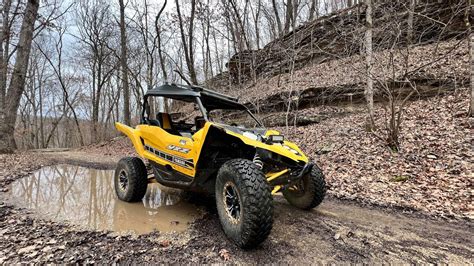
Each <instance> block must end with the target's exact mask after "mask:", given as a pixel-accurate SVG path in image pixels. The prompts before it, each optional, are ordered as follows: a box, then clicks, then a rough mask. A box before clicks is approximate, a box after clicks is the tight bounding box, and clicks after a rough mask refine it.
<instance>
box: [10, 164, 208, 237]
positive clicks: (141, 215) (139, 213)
mask: <svg viewBox="0 0 474 266" xmlns="http://www.w3.org/2000/svg"><path fill="white" fill-rule="evenodd" d="M113 175H114V171H113V170H96V169H91V168H85V167H80V166H73V165H56V166H49V167H44V168H42V169H41V170H38V171H37V172H35V173H34V174H33V175H31V176H29V177H26V178H22V179H19V180H18V181H16V182H14V183H12V184H11V187H10V190H9V192H8V193H9V195H8V197H9V200H10V201H11V202H12V203H13V204H15V205H17V206H21V207H26V208H29V209H32V210H34V211H35V212H37V213H38V214H39V215H42V216H46V218H49V219H52V220H56V221H66V222H69V223H71V224H76V225H80V226H85V227H87V228H90V229H96V230H112V231H116V232H118V233H134V234H144V233H149V232H153V231H160V232H173V231H176V232H182V231H185V230H186V229H187V228H188V227H189V225H190V223H191V222H192V221H194V220H195V219H197V218H198V217H199V216H200V215H201V213H202V211H200V210H199V209H198V208H197V207H196V206H194V205H193V204H190V203H188V202H186V201H184V200H183V199H182V195H181V194H180V192H179V191H177V190H173V189H169V188H163V187H161V186H160V185H159V184H157V183H151V184H149V185H148V190H147V193H146V195H145V197H144V198H143V200H142V202H137V203H127V202H123V201H121V200H119V199H118V198H117V196H116V195H115V191H114V185H113Z"/></svg>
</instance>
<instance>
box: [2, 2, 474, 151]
mask: <svg viewBox="0 0 474 266" xmlns="http://www.w3.org/2000/svg"><path fill="white" fill-rule="evenodd" d="M370 2H373V3H372V5H377V6H378V7H374V8H372V10H374V12H375V13H374V14H373V17H374V18H373V21H374V23H378V22H377V18H380V17H384V16H385V15H390V12H393V11H394V10H398V11H400V10H401V11H400V12H406V14H407V16H404V15H402V16H400V17H403V18H404V19H403V21H402V20H401V19H400V20H399V21H397V23H399V26H400V27H403V28H406V29H407V31H406V32H408V33H407V35H406V37H404V42H410V43H414V44H416V43H417V42H418V41H419V40H417V39H416V37H417V36H419V35H417V34H418V33H419V30H420V29H419V28H417V27H416V23H417V22H416V21H417V18H419V14H418V13H419V12H418V11H414V7H415V6H416V5H417V4H418V2H420V1H419V0H410V1H399V2H400V4H399V5H403V8H402V9H395V8H386V9H381V8H380V5H381V4H380V3H381V2H383V1H375V0H372V1H368V0H364V1H358V0H347V1H346V0H255V1H250V0H201V1H197V0H161V1H152V0H114V1H107V0H79V1H66V0H51V1H50V0H48V1H46V0H42V1H40V0H3V1H2V10H1V13H2V14H1V20H0V26H1V29H0V152H11V151H13V150H14V149H15V148H21V149H32V148H48V147H77V146H80V145H87V144H91V143H98V142H100V141H103V140H107V139H110V138H111V137H114V136H117V133H116V131H115V129H114V127H113V123H114V122H116V121H122V122H125V123H127V124H131V125H134V124H136V123H137V122H138V117H139V112H140V108H141V107H140V106H141V99H142V96H143V95H144V93H145V92H146V90H148V89H150V88H152V87H154V86H156V85H159V84H162V83H164V82H176V83H181V82H182V81H181V79H180V77H179V76H177V75H176V73H175V72H174V71H173V70H175V69H178V70H180V71H181V72H182V73H184V74H185V75H186V76H187V77H188V79H189V80H191V81H192V82H193V83H199V84H207V85H214V84H217V83H218V82H217V83H216V82H215V81H216V80H220V81H221V82H220V83H219V84H220V85H223V86H225V87H228V88H234V89H235V90H241V89H243V88H245V87H246V86H249V85H252V84H255V83H256V81H257V79H259V78H261V77H262V76H264V75H278V74H280V73H290V72H292V71H294V70H295V69H297V68H298V67H301V66H303V65H304V64H306V63H307V62H306V61H305V60H306V59H304V58H303V57H301V58H303V59H301V58H300V56H301V54H302V52H301V51H306V50H305V49H310V50H311V51H313V52H314V55H316V54H317V53H320V54H326V55H327V56H333V55H336V56H335V58H337V56H340V55H337V54H336V53H335V51H336V50H334V49H339V48H340V43H339V41H340V40H341V38H339V37H338V38H332V37H331V36H325V35H319V37H318V38H313V37H317V36H318V35H313V34H312V30H311V33H310V34H309V35H307V36H310V39H309V40H307V39H301V40H298V39H297V38H298V36H299V35H298V34H299V33H300V32H301V31H302V30H304V28H302V26H304V25H309V24H311V23H314V21H315V20H317V19H320V18H323V17H325V16H327V15H328V14H331V13H333V12H341V13H340V14H341V17H340V18H341V20H339V21H338V22H337V23H336V24H333V23H332V22H331V23H329V24H327V25H326V26H325V27H324V28H322V29H317V28H315V29H314V30H315V31H318V30H320V31H322V32H334V31H336V32H337V33H338V34H339V36H343V39H345V44H344V43H343V45H345V46H344V47H346V48H348V49H349V50H348V51H349V53H348V54H364V55H367V56H369V55H370V50H369V48H370V42H371V41H372V39H373V40H374V42H373V44H372V45H373V46H374V50H376V49H377V47H378V46H379V44H380V43H381V41H383V39H382V40H381V39H380V38H379V37H378V36H380V35H378V34H379V32H377V31H375V30H374V32H373V34H372V36H373V37H371V33H370V32H369V29H370V18H369V17H368V15H369V14H366V13H364V12H365V11H366V10H367V9H366V8H367V6H368V4H369V3H370ZM390 2H391V3H392V1H390ZM393 2H395V1H393ZM428 2H429V1H428ZM432 2H436V1H432ZM390 6H393V5H390ZM465 6H466V8H464V9H462V10H466V23H465V25H471V24H469V21H470V18H471V17H472V16H471V12H472V11H471V9H469V8H468V7H470V3H467V5H465ZM348 8H349V9H350V8H353V10H355V11H354V12H359V13H358V14H360V17H361V20H358V21H356V22H353V21H350V20H347V21H344V19H345V18H346V17H347V16H346V15H345V14H346V13H347V12H346V13H344V10H345V9H348ZM456 10H457V9H456ZM467 10H469V11H467ZM380 12H386V14H385V15H384V14H382V15H381V13H380ZM364 15H367V17H363V16H364ZM347 18H348V17H347ZM432 19H433V20H435V22H434V24H436V25H438V26H439V25H442V24H440V23H437V22H436V21H438V18H437V17H436V18H432ZM354 23H360V24H361V25H362V26H363V27H365V26H366V27H367V28H363V27H362V28H363V31H362V32H356V31H352V30H351V31H345V30H346V29H349V28H350V27H354V25H355V24H354ZM365 23H367V24H365ZM441 23H445V22H443V21H441ZM414 24H415V26H414ZM442 28H443V27H440V29H442ZM469 28H470V26H469ZM351 29H352V28H351ZM295 30H296V31H295ZM366 30H367V31H366ZM292 33H294V34H292ZM303 33H304V32H303ZM346 33H347V34H346ZM360 33H362V34H363V35H364V36H365V39H357V40H355V39H353V38H354V36H360ZM471 36H472V33H471ZM278 38H280V39H279V40H282V41H281V42H278V43H275V45H270V46H268V45H267V44H269V43H270V42H272V41H273V40H275V39H278ZM357 38H358V37H357ZM470 39H471V40H472V39H473V38H472V37H471V38H470ZM386 40H389V39H386ZM390 40H393V39H390ZM395 40H397V42H400V41H401V38H395ZM318 42H319V43H318ZM332 42H338V43H337V44H335V45H333V46H332V47H331V43H332ZM354 43H357V44H358V45H357V46H354V45H353V44H354ZM322 45H323V46H322ZM324 45H326V46H324ZM308 47H309V48H308ZM472 47H474V45H471V58H472V54H473V53H474V52H473V51H474V48H472ZM333 48H334V49H333ZM278 49H281V50H282V51H284V52H282V53H275V51H278ZM265 54H267V55H272V56H273V55H278V56H273V58H265V57H262V55H265ZM279 56H281V57H279ZM311 58H313V59H314V58H316V57H313V56H312V57H311ZM332 59H334V58H332ZM366 59H367V60H366V62H367V65H368V66H367V67H368V68H367V69H366V70H365V71H364V73H366V76H367V79H366V81H367V84H368V86H367V94H366V95H367V97H368V98H367V100H368V101H369V102H370V95H371V94H370V91H371V89H370V87H371V86H370V84H371V83H375V84H376V85H377V86H380V82H379V81H378V80H377V77H376V76H373V77H371V76H372V75H374V74H373V73H372V72H371V67H370V65H371V62H374V60H373V59H371V58H369V57H367V58H366ZM271 60H274V61H271ZM285 60H287V61H288V62H290V63H289V64H277V63H278V62H286V61H285ZM471 60H472V59H471ZM275 62H277V63H275ZM313 62H316V61H313ZM299 64H300V65H299ZM274 66H277V67H274ZM473 72H474V70H473ZM235 73H237V74H235ZM269 73H271V74H269ZM216 77H217V78H216ZM222 77H223V78H222ZM220 85H216V86H217V87H220ZM374 87H375V86H374ZM387 88H388V87H387ZM387 93H388V94H390V90H388V91H387ZM168 104H172V103H168V102H164V101H158V102H156V103H155V105H156V106H155V108H157V109H164V108H165V105H168ZM369 106H370V105H369ZM394 106H395V104H394ZM369 109H370V108H369ZM395 122H396V121H395ZM394 125H395V126H396V123H395V124H394Z"/></svg>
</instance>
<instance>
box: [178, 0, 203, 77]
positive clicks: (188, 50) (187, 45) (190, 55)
mask: <svg viewBox="0 0 474 266" xmlns="http://www.w3.org/2000/svg"><path fill="white" fill-rule="evenodd" d="M176 11H177V13H178V21H179V30H180V32H181V41H182V42H183V49H184V57H185V59H186V65H187V67H188V72H189V77H190V78H191V82H192V83H193V84H197V83H198V82H197V76H196V70H195V68H194V45H193V41H194V35H193V34H194V17H195V15H196V0H191V15H190V18H189V25H188V32H187V38H186V32H185V30H184V22H183V17H182V14H181V9H180V6H179V0H176Z"/></svg>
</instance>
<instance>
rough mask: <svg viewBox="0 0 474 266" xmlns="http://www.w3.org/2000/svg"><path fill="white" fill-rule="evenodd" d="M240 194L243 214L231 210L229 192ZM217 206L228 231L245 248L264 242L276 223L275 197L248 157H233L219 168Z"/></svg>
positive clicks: (224, 228)
mask: <svg viewBox="0 0 474 266" xmlns="http://www.w3.org/2000/svg"><path fill="white" fill-rule="evenodd" d="M232 190H234V192H235V193H234V194H235V195H237V196H238V200H239V201H238V203H237V204H235V205H236V206H239V207H238V208H237V209H238V210H239V215H237V213H236V212H235V210H236V209H234V208H232V211H233V212H232V211H229V206H230V205H232V204H229V201H232V198H231V197H229V194H232V193H230V192H231V191H232ZM216 205H217V211H218V214H219V219H220V222H221V225H222V228H223V230H224V233H225V234H226V235H227V237H228V238H229V239H231V240H232V241H234V242H235V243H236V244H237V245H238V246H239V247H241V248H253V247H255V246H257V245H259V244H260V243H261V242H263V241H264V240H265V239H266V238H267V237H268V235H269V234H270V231H271V230H272V225H273V198H272V193H271V191H270V187H269V186H268V183H267V181H266V179H265V176H264V175H263V173H262V171H261V170H260V169H259V168H258V167H257V166H256V165H255V164H254V163H253V162H252V161H249V160H245V159H233V160H230V161H228V162H226V163H225V164H223V165H222V167H221V168H220V169H219V172H218V174H217V180H216Z"/></svg>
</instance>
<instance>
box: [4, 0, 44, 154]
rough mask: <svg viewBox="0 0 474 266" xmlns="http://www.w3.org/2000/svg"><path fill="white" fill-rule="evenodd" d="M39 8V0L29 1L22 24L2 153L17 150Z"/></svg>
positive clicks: (5, 110)
mask: <svg viewBox="0 0 474 266" xmlns="http://www.w3.org/2000/svg"><path fill="white" fill-rule="evenodd" d="M38 8H39V0H28V2H27V4H26V9H25V15H24V17H23V22H22V24H21V29H20V38H19V40H18V45H17V50H16V58H15V65H14V67H13V73H12V78H11V81H10V87H9V88H8V92H7V96H6V98H7V99H8V102H5V106H4V115H3V116H2V117H0V153H11V152H13V150H15V149H16V143H15V139H14V136H13V133H14V129H15V123H16V114H17V111H18V106H19V104H20V99H21V95H22V94H23V91H24V89H25V78H26V71H27V69H28V61H29V56H30V50H31V43H32V41H33V31H34V26H35V21H36V17H37V15H38Z"/></svg>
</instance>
